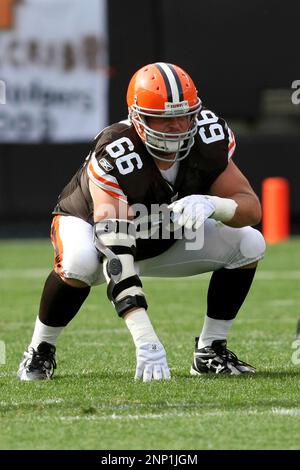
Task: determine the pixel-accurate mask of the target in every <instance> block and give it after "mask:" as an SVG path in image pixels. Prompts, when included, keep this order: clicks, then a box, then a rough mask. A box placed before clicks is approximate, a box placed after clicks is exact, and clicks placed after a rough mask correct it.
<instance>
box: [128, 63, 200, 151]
mask: <svg viewBox="0 0 300 470" xmlns="http://www.w3.org/2000/svg"><path fill="white" fill-rule="evenodd" d="M127 104H128V110H129V119H130V121H131V122H132V123H133V125H134V126H135V129H136V131H137V133H138V134H139V136H140V138H141V139H142V141H143V142H144V144H145V145H146V147H147V149H148V151H149V153H150V154H151V155H153V156H154V157H155V158H158V159H160V160H168V159H167V158H163V157H162V155H163V154H164V153H166V154H168V153H169V154H170V153H176V157H175V160H182V159H183V158H185V157H186V156H187V155H188V153H189V151H190V148H191V147H192V145H193V144H194V136H195V134H196V132H197V120H196V118H197V115H198V113H199V111H200V109H201V100H200V99H199V98H198V94H197V89H196V87H195V85H194V82H193V80H192V79H191V77H190V76H189V75H188V74H187V73H186V72H185V71H184V70H183V69H181V68H180V67H178V65H173V64H167V63H165V62H157V63H155V64H149V65H145V66H144V67H142V68H141V69H139V70H138V71H137V72H136V73H135V74H134V75H133V77H132V78H131V80H130V82H129V86H128V90H127ZM179 116H189V117H190V125H189V129H188V130H187V132H181V133H165V132H158V131H156V130H154V129H152V128H151V127H149V126H148V124H147V117H156V118H157V117H161V118H170V117H171V118H172V117H179ZM155 151H156V153H155Z"/></svg>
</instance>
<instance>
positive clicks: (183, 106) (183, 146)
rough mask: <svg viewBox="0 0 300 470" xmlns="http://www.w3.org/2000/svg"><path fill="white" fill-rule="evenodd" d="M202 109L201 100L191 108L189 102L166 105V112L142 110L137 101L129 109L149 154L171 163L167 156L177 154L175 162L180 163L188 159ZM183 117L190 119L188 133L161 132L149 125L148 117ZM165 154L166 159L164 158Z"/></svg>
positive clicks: (130, 116) (131, 118)
mask: <svg viewBox="0 0 300 470" xmlns="http://www.w3.org/2000/svg"><path fill="white" fill-rule="evenodd" d="M200 109H201V101H200V99H199V98H198V100H197V103H196V105H194V106H192V107H189V104H188V102H187V101H182V102H179V103H165V109H164V110H158V109H148V108H142V107H140V106H138V105H137V103H136V100H135V103H134V104H133V105H132V106H131V107H130V108H129V119H130V120H131V121H132V122H133V124H134V126H135V128H136V131H137V133H138V134H139V136H140V138H141V139H142V141H143V142H144V144H145V146H146V148H147V150H148V152H149V153H150V154H151V155H152V156H153V157H154V158H157V159H158V160H163V161H170V159H168V158H167V155H168V154H175V157H174V161H180V160H183V159H184V158H186V157H187V155H188V154H189V152H190V149H191V147H192V146H193V144H194V136H195V134H196V132H197V115H198V113H199V111H200ZM182 116H185V117H189V118H190V125H189V128H188V130H187V131H186V132H180V133H176V132H175V133H173V132H172V133H171V132H170V133H166V132H159V131H156V130H154V129H152V128H151V127H150V126H149V125H148V124H147V118H148V117H155V118H162V119H163V118H177V117H182ZM164 154H165V155H166V158H164V156H163V155H164Z"/></svg>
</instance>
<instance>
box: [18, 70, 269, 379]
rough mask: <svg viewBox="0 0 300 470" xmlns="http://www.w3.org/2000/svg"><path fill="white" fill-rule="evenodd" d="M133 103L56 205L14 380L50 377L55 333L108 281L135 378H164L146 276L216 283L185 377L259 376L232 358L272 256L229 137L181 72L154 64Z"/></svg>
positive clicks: (139, 80)
mask: <svg viewBox="0 0 300 470" xmlns="http://www.w3.org/2000/svg"><path fill="white" fill-rule="evenodd" d="M127 103H128V109H129V116H128V119H127V120H124V121H121V122H118V123H115V124H112V125H111V126H109V127H107V128H105V129H104V130H102V132H100V134H99V135H98V136H97V137H96V139H95V141H94V143H93V145H92V149H91V151H90V153H89V155H88V157H87V159H86V160H85V161H84V163H83V165H82V166H81V168H79V170H78V172H77V173H76V174H75V176H74V177H73V178H72V180H71V181H70V182H69V184H68V185H67V186H66V187H65V188H64V190H63V191H62V193H61V194H60V196H59V199H58V203H57V206H56V207H55V209H54V212H53V214H54V218H53V223H52V229H51V239H52V244H53V247H54V250H55V266H54V270H53V271H52V272H51V273H50V275H49V277H48V278H47V280H46V283H45V287H44V290H43V293H42V297H41V302H40V309H39V314H38V317H37V319H36V324H35V328H34V332H33V337H32V340H31V343H30V344H29V347H28V349H27V351H25V353H24V356H23V359H22V361H21V364H20V367H19V371H18V376H19V378H20V379H21V380H40V379H49V378H51V377H52V375H53V371H54V369H55V368H56V362H55V350H56V342H57V338H58V336H59V334H60V333H61V331H62V330H63V329H64V328H65V326H66V325H67V324H68V323H69V322H70V321H71V320H72V318H73V317H74V316H75V315H76V313H77V312H78V310H79V309H80V307H81V306H82V304H83V302H84V300H85V299H86V298H87V296H88V294H89V292H90V288H91V286H95V285H97V284H100V283H103V282H106V283H107V285H108V289H107V295H108V298H109V300H110V301H111V302H112V303H113V305H114V307H115V309H116V312H117V314H118V315H119V316H120V317H122V318H123V320H124V321H125V323H126V325H127V327H128V329H129V331H130V333H131V335H132V339H133V341H134V344H135V347H136V372H135V378H136V379H143V381H145V382H147V381H151V380H161V379H169V378H170V370H169V367H168V363H167V357H166V351H165V349H164V346H163V345H162V343H161V341H160V340H159V337H158V335H157V333H156V331H155V330H154V328H153V326H152V323H151V320H150V318H149V316H148V313H147V301H146V298H145V295H144V292H143V286H142V283H141V280H140V276H158V277H162V276H166V277H173V276H175V277H176V276H192V275H195V274H201V273H204V272H212V277H211V280H210V284H209V289H208V294H207V311H206V315H205V319H204V324H203V327H202V330H201V333H200V335H199V336H197V337H196V341H195V351H194V357H193V362H192V366H191V370H190V373H191V374H192V375H193V376H200V375H202V374H208V373H212V374H229V375H232V374H243V373H253V372H255V368H254V367H253V366H251V365H249V364H247V363H245V362H243V361H241V360H240V359H238V357H237V356H236V355H235V354H234V353H233V352H231V351H230V350H229V349H227V336H228V333H229V330H230V327H231V325H232V323H233V321H234V319H235V317H236V315H237V313H238V311H239V309H240V307H241V305H242V304H243V302H244V300H245V298H246V296H247V293H248V291H249V289H250V286H251V283H252V280H253V277H254V274H255V270H256V266H257V262H258V260H260V259H261V258H262V257H263V255H264V251H265V242H264V239H263V237H262V235H261V233H260V232H259V231H257V230H256V229H254V228H252V226H253V225H256V224H257V223H258V222H259V221H260V217H261V208H260V203H259V200H258V198H257V196H256V195H255V193H254V191H253V189H252V188H251V186H250V184H249V182H248V180H247V179H246V177H245V176H244V175H243V174H242V173H241V171H240V170H239V169H238V167H237V165H236V164H235V163H234V162H233V160H232V157H233V154H234V151H235V139H234V135H233V132H232V131H231V130H230V128H229V127H228V125H227V124H226V122H225V121H224V120H223V119H222V118H220V117H218V116H217V115H216V114H215V113H214V112H212V111H210V110H208V109H207V108H205V107H203V106H202V103H201V100H200V98H199V97H198V93H197V89H196V87H195V84H194V82H193V80H192V79H191V77H190V76H189V75H188V74H187V73H186V72H185V71H184V70H183V69H182V68H180V67H179V66H177V65H173V64H168V63H163V62H158V63H153V64H149V65H146V66H144V67H142V68H141V69H140V70H138V71H137V72H136V73H135V74H134V75H133V77H132V79H131V81H130V83H129V86H128V92H127ZM162 207H163V210H162ZM143 210H144V213H145V214H146V219H145V218H144V219H145V220H146V225H145V224H144V228H145V227H146V230H144V231H143V230H141V227H142V225H143V224H142V219H141V218H140V217H139V215H138V214H140V213H141V212H143ZM158 212H160V214H158ZM162 212H163V217H160V215H161V213H162ZM168 214H169V216H170V220H169V222H170V223H168V224H165V225H164V227H163V223H164V220H166V219H167V218H168ZM137 220H138V224H136V221H137ZM138 226H139V227H138ZM162 228H164V229H165V232H166V233H167V235H168V236H166V233H164V234H163V233H162ZM145 232H146V235H145ZM178 233H180V234H181V236H178ZM176 234H177V235H176ZM193 242H194V243H193ZM187 295H188V293H187ZM182 308H183V309H185V308H186V306H185V304H184V303H183V305H182ZM153 309H155V305H152V306H151V307H150V312H151V310H153ZM175 321H176V320H175Z"/></svg>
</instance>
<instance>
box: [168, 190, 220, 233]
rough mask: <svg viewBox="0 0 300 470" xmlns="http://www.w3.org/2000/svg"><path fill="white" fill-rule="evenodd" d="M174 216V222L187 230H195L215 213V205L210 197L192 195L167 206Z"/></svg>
mask: <svg viewBox="0 0 300 470" xmlns="http://www.w3.org/2000/svg"><path fill="white" fill-rule="evenodd" d="M168 208H169V209H171V210H172V211H173V212H174V214H175V218H174V222H176V223H177V224H178V225H179V226H184V227H186V228H187V229H192V228H193V229H194V230H197V229H198V228H199V227H201V225H202V224H203V223H204V222H205V220H206V219H207V218H208V217H210V216H211V215H212V214H213V213H214V212H215V209H216V207H215V204H214V202H213V200H212V199H211V198H210V196H203V195H201V194H193V195H191V196H186V197H183V198H182V199H179V200H178V201H175V202H173V203H172V204H170V205H169V206H168Z"/></svg>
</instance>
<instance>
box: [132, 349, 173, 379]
mask: <svg viewBox="0 0 300 470" xmlns="http://www.w3.org/2000/svg"><path fill="white" fill-rule="evenodd" d="M134 378H135V379H141V378H143V382H150V381H151V380H152V379H153V380H164V379H165V380H169V379H170V378H171V374H170V370H169V367H168V363H167V357H166V351H165V348H164V347H163V345H162V344H161V343H144V344H141V345H140V346H138V347H137V349H136V372H135V377H134Z"/></svg>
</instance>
